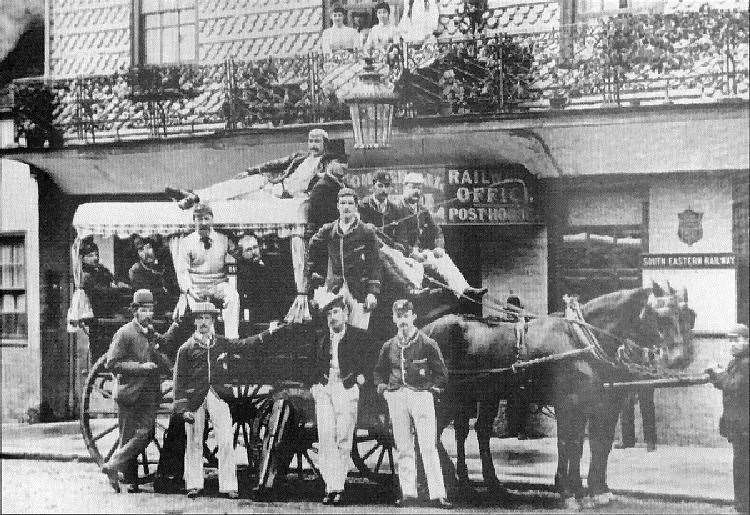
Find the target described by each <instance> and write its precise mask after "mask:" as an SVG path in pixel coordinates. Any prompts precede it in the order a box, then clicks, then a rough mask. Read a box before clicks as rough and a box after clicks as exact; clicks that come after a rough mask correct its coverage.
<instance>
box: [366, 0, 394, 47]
mask: <svg viewBox="0 0 750 515" xmlns="http://www.w3.org/2000/svg"><path fill="white" fill-rule="evenodd" d="M375 16H377V18H378V23H377V24H376V25H375V26H373V27H372V28H371V29H370V33H369V34H368V35H367V41H366V42H365V50H366V51H372V50H382V49H387V48H389V47H390V46H391V45H393V44H397V43H398V42H399V41H400V39H401V32H399V30H398V27H396V26H395V25H393V24H392V23H391V6H390V5H388V2H380V3H378V4H377V5H376V6H375Z"/></svg>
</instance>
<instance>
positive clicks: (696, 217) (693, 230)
mask: <svg viewBox="0 0 750 515" xmlns="http://www.w3.org/2000/svg"><path fill="white" fill-rule="evenodd" d="M677 218H678V219H679V224H678V226H677V237H678V238H680V241H682V242H684V243H687V244H688V245H692V244H693V243H695V242H697V241H700V240H701V238H703V213H697V212H695V211H693V210H692V209H686V210H685V211H683V212H682V213H677Z"/></svg>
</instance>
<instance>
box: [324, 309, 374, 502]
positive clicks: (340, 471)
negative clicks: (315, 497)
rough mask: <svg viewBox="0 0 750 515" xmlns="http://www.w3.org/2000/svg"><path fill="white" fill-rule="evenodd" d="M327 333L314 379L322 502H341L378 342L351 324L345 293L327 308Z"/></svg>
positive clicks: (325, 310)
mask: <svg viewBox="0 0 750 515" xmlns="http://www.w3.org/2000/svg"><path fill="white" fill-rule="evenodd" d="M323 311H324V312H325V313H326V319H327V321H328V331H326V334H325V336H324V337H323V338H322V339H321V340H320V342H319V343H318V346H317V349H316V350H317V352H316V355H315V363H314V365H313V366H314V376H313V377H314V379H313V380H314V381H315V383H314V384H313V385H312V388H310V393H312V396H313V399H314V400H315V416H316V419H317V426H318V443H319V445H320V448H319V456H320V463H319V467H320V475H321V476H323V481H324V482H325V489H326V491H325V496H324V497H323V504H331V505H334V506H338V505H340V504H341V503H342V502H343V500H342V496H343V493H344V484H345V482H346V476H347V473H348V472H349V469H350V466H351V460H350V457H349V455H350V454H351V451H352V440H353V437H354V426H355V425H356V423H357V408H358V404H359V393H360V388H361V387H362V386H363V385H364V384H365V382H366V375H367V372H366V370H367V369H368V363H367V358H368V356H369V355H370V354H371V352H372V349H373V347H374V342H373V341H372V339H371V338H370V336H369V335H368V333H367V331H364V330H362V329H358V328H356V327H353V326H351V325H349V323H348V319H349V308H348V306H347V303H346V301H345V300H344V298H343V297H342V296H341V295H337V296H335V297H333V298H332V299H331V301H330V302H329V303H328V304H327V305H325V306H324V307H323Z"/></svg>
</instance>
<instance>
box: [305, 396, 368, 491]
mask: <svg viewBox="0 0 750 515" xmlns="http://www.w3.org/2000/svg"><path fill="white" fill-rule="evenodd" d="M310 393H312V396H313V399H315V418H316V420H317V423H318V446H319V450H318V457H319V462H318V468H319V469H320V475H321V476H323V481H324V482H325V484H326V493H331V492H343V491H344V483H345V482H346V475H347V474H348V473H349V469H350V468H351V458H350V455H351V452H352V441H353V440H354V427H355V426H356V424H357V407H358V403H359V386H358V385H356V384H355V385H354V386H352V387H351V388H349V389H347V388H344V385H343V384H342V383H341V381H333V382H331V381H329V382H328V384H327V385H325V386H323V385H322V384H315V385H313V387H312V388H310Z"/></svg>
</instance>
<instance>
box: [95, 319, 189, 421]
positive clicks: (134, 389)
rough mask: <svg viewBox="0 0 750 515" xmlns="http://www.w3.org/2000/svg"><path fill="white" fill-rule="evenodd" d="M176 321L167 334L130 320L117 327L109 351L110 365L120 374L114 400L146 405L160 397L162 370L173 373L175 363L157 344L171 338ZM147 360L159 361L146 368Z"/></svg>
mask: <svg viewBox="0 0 750 515" xmlns="http://www.w3.org/2000/svg"><path fill="white" fill-rule="evenodd" d="M176 330H177V324H172V326H171V327H170V328H169V331H167V333H166V334H164V335H161V334H158V333H156V332H154V331H149V333H148V334H147V333H144V330H143V328H142V327H141V326H140V325H139V324H137V323H136V322H135V321H133V320H131V321H130V322H128V323H127V324H125V325H124V326H122V327H121V328H120V329H118V330H117V332H116V333H115V335H114V336H113V337H112V343H111V345H110V346H109V350H108V351H107V364H106V366H107V368H108V369H109V370H111V371H112V372H114V373H115V374H116V376H117V389H116V392H115V400H116V401H117V402H118V403H119V404H121V405H125V406H135V405H139V404H140V405H146V404H150V403H154V402H157V403H158V402H159V401H160V400H161V379H160V375H161V374H162V373H170V372H171V368H172V363H170V361H169V360H168V359H167V358H166V357H165V356H164V355H163V354H162V353H161V352H159V350H158V346H159V345H160V344H163V343H165V342H167V341H169V340H171V339H172V338H174V334H175V332H176ZM147 362H153V363H156V365H157V367H158V368H156V369H154V370H144V369H143V367H142V365H143V364H144V363H147Z"/></svg>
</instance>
